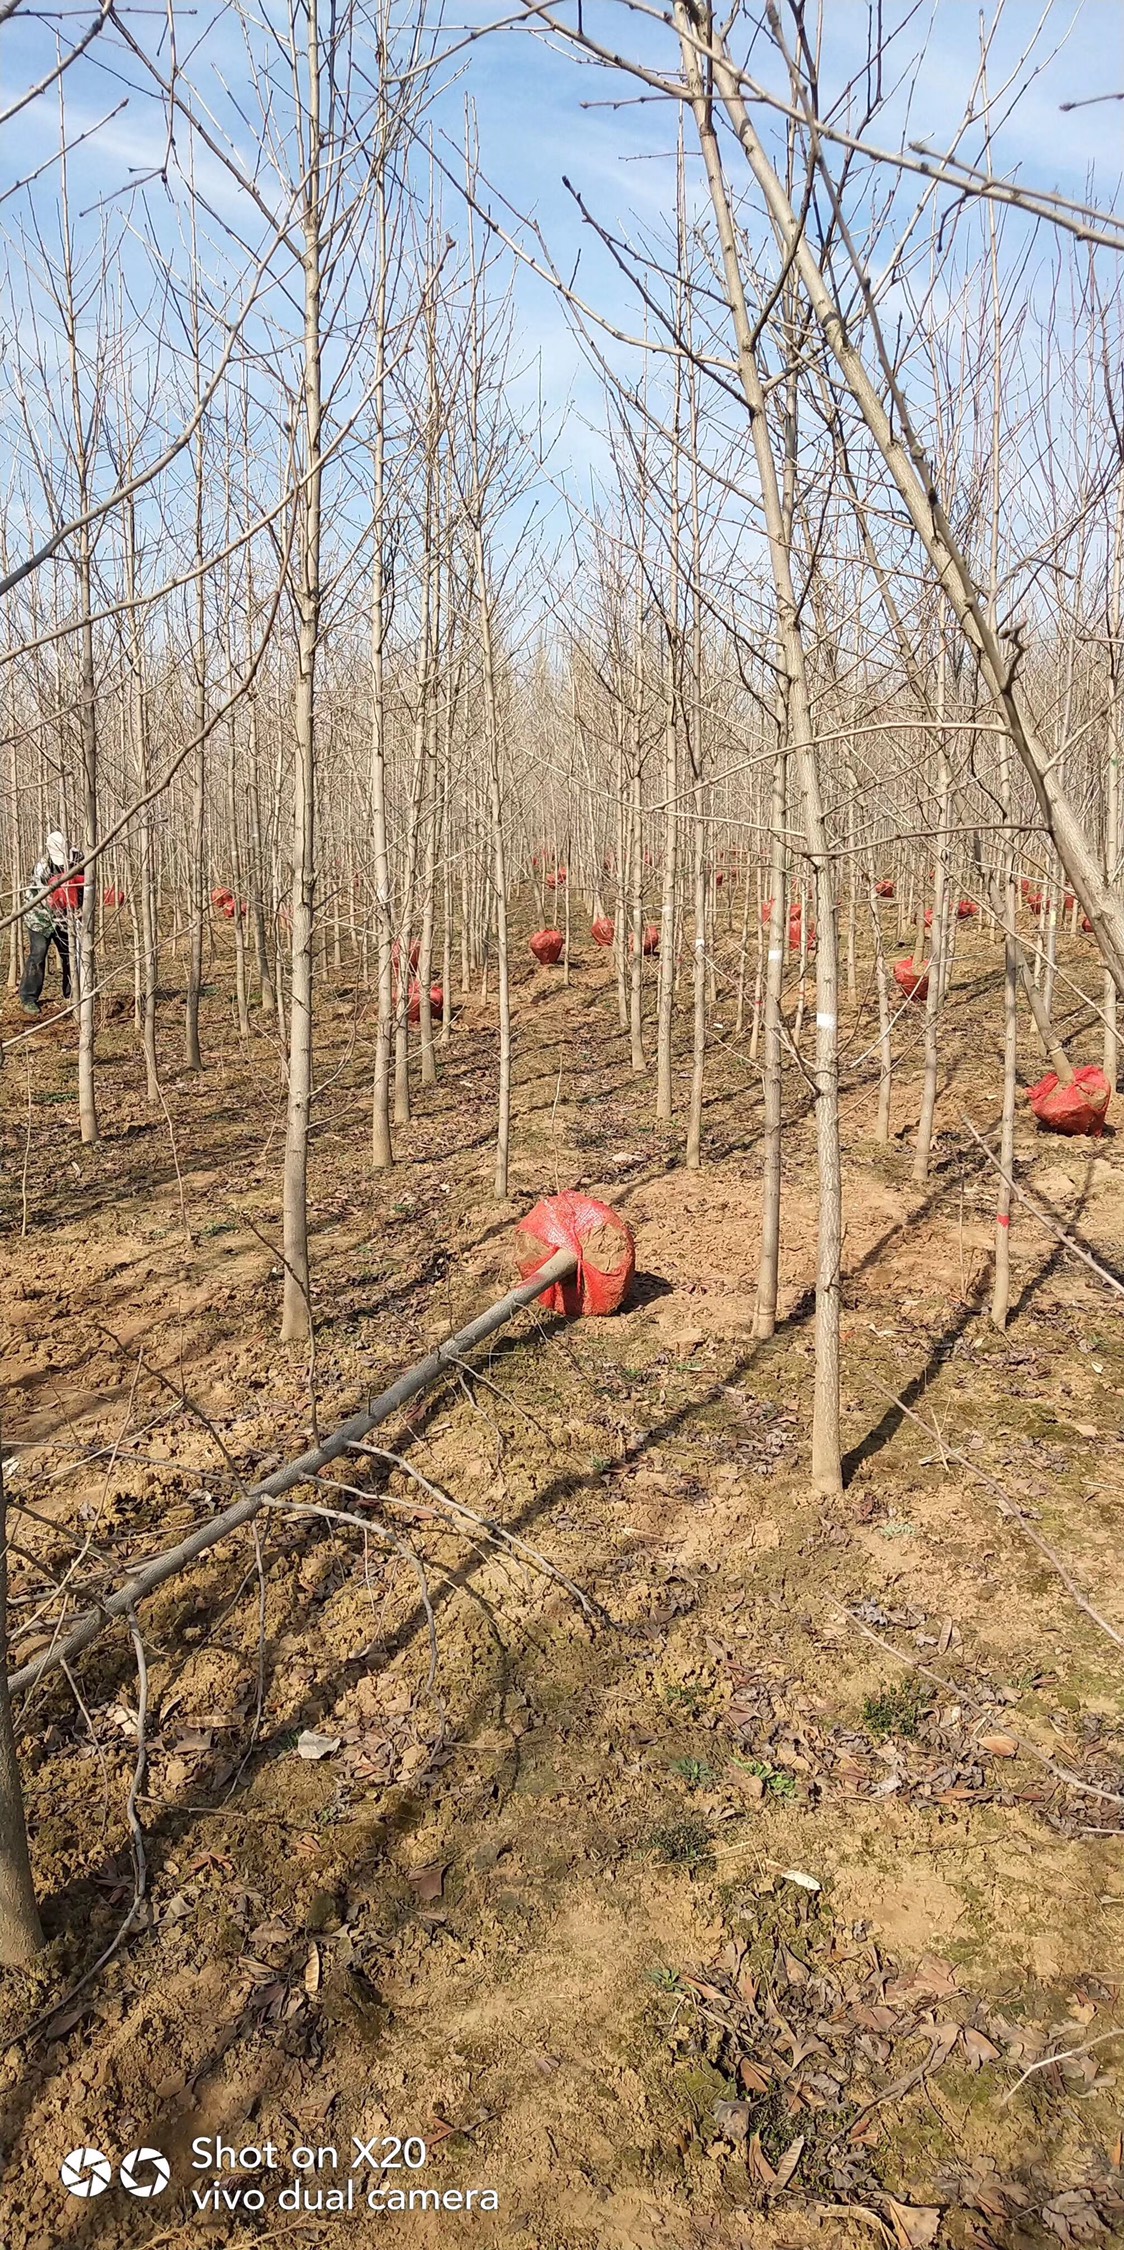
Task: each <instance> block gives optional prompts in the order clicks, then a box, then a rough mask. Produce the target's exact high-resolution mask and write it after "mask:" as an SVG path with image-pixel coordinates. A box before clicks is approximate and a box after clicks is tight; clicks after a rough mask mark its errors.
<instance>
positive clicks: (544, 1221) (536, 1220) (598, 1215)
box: [515, 1189, 636, 1320]
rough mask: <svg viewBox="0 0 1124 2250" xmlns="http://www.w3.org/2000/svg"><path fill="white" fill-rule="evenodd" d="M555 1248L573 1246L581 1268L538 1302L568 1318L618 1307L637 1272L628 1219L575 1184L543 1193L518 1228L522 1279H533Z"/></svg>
mask: <svg viewBox="0 0 1124 2250" xmlns="http://www.w3.org/2000/svg"><path fill="white" fill-rule="evenodd" d="M556 1250H575V1251H576V1252H577V1257H578V1270H577V1272H576V1274H574V1275H573V1276H572V1277H571V1279H570V1280H569V1281H556V1282H555V1283H554V1285H553V1287H552V1288H550V1289H548V1290H546V1291H545V1293H544V1294H543V1296H542V1297H540V1299H539V1303H540V1304H541V1305H543V1306H545V1308H546V1310H547V1311H548V1312H560V1313H565V1314H566V1317H567V1319H569V1320H575V1319H576V1318H577V1317H578V1315H579V1314H581V1313H613V1312H616V1311H617V1309H618V1307H619V1306H620V1305H622V1304H623V1303H624V1300H625V1297H626V1296H627V1294H628V1291H629V1288H630V1287H631V1284H632V1277H633V1275H634V1273H635V1272H636V1244H635V1243H634V1241H633V1239H632V1230H631V1228H630V1227H627V1226H626V1225H625V1222H624V1220H623V1219H621V1218H618V1216H617V1214H616V1212H615V1211H611V1210H610V1209H609V1206H608V1204H607V1203H596V1202H594V1200H593V1197H592V1196H589V1195H582V1194H580V1193H579V1192H578V1191H577V1190H576V1189H567V1191H566V1192H565V1193H564V1194H562V1195H548V1196H544V1198H543V1200H542V1202H541V1203H536V1205H535V1208H534V1210H533V1211H530V1212H528V1215H527V1217H526V1218H525V1219H524V1220H523V1222H522V1224H521V1226H520V1227H519V1229H518V1231H517V1233H516V1237H515V1254H516V1258H517V1260H518V1264H519V1272H520V1274H521V1276H522V1278H523V1280H524V1281H529V1280H530V1278H531V1275H532V1274H534V1273H537V1272H538V1270H539V1267H540V1266H544V1265H545V1264H546V1262H547V1259H548V1258H552V1257H553V1255H554V1253H555V1251H556Z"/></svg>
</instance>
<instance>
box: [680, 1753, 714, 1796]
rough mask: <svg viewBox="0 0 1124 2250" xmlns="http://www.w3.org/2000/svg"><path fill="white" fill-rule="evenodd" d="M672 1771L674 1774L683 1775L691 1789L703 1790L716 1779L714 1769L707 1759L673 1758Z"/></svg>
mask: <svg viewBox="0 0 1124 2250" xmlns="http://www.w3.org/2000/svg"><path fill="white" fill-rule="evenodd" d="M671 1770H672V1773H678V1774H682V1776H683V1779H684V1781H685V1782H686V1783H687V1784H688V1786H689V1787H690V1788H691V1789H702V1788H703V1787H704V1786H705V1784H706V1783H707V1782H708V1781H713V1779H714V1767H713V1766H708V1765H707V1762H706V1759H705V1758H673V1759H672V1761H671Z"/></svg>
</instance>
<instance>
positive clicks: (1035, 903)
mask: <svg viewBox="0 0 1124 2250" xmlns="http://www.w3.org/2000/svg"><path fill="white" fill-rule="evenodd" d="M1024 896H1025V898H1026V903H1027V905H1028V907H1029V908H1030V911H1031V913H1032V914H1041V912H1042V893H1041V891H1027V892H1025V893H1024Z"/></svg>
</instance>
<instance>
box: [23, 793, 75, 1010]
mask: <svg viewBox="0 0 1124 2250" xmlns="http://www.w3.org/2000/svg"><path fill="white" fill-rule="evenodd" d="M84 882H85V878H84V876H83V874H82V872H81V870H80V869H79V871H78V872H77V873H74V872H73V871H72V862H71V858H70V854H69V852H68V851H67V848H66V838H65V836H64V835H63V833H62V831H61V829H58V828H52V830H51V833H50V835H49V836H48V838H47V849H46V851H45V852H44V854H43V857H42V859H37V860H36V862H35V866H34V869H33V871H32V876H31V881H30V883H29V884H28V886H27V889H26V891H25V893H24V899H25V902H26V917H25V918H26V921H27V930H28V939H29V945H30V950H29V952H28V956H27V960H26V961H25V963H24V969H23V976H22V978H21V980H20V1006H21V1008H22V1009H23V1012H24V1015H25V1016H37V1015H38V1013H39V1001H40V998H41V996H42V992H43V979H44V976H45V975H46V971H47V955H48V954H49V952H50V950H51V947H52V945H53V946H55V947H56V949H57V951H58V957H59V961H60V963H61V965H62V996H63V999H64V1000H69V998H70V993H71V983H70V917H71V915H72V914H77V913H79V912H80V910H81V906H82V892H83V887H84Z"/></svg>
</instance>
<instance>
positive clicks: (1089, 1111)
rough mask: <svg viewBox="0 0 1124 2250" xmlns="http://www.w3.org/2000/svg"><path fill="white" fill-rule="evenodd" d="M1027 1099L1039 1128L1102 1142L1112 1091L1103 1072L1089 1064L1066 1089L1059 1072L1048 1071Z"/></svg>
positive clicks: (1075, 1072) (1078, 1071) (1030, 1090)
mask: <svg viewBox="0 0 1124 2250" xmlns="http://www.w3.org/2000/svg"><path fill="white" fill-rule="evenodd" d="M1026 1098H1027V1100H1028V1102H1029V1103H1030V1106H1031V1108H1032V1110H1033V1111H1034V1114H1035V1116H1036V1118H1037V1119H1038V1122H1039V1124H1040V1125H1048V1126H1049V1127H1050V1128H1051V1130H1052V1131H1053V1132H1055V1133H1087V1134H1088V1135H1089V1137H1090V1139H1091V1140H1094V1141H1099V1140H1100V1137H1101V1134H1102V1133H1103V1132H1104V1121H1105V1112H1106V1110H1107V1108H1108V1105H1109V1102H1110V1101H1111V1099H1112V1088H1111V1086H1110V1085H1109V1082H1108V1080H1107V1078H1106V1077H1105V1074H1104V1072H1103V1070H1098V1069H1097V1066H1096V1064H1095V1063H1086V1065H1085V1067H1084V1069H1083V1070H1075V1071H1074V1074H1073V1084H1072V1086H1063V1085H1062V1083H1061V1080H1060V1079H1059V1078H1058V1075H1057V1073H1056V1071H1053V1070H1048V1071H1047V1073H1046V1076H1045V1078H1040V1079H1039V1081H1038V1084H1037V1086H1029V1087H1028V1088H1027V1096H1026Z"/></svg>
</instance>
